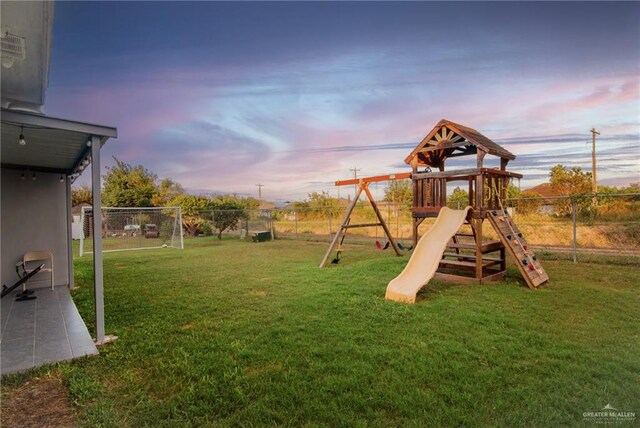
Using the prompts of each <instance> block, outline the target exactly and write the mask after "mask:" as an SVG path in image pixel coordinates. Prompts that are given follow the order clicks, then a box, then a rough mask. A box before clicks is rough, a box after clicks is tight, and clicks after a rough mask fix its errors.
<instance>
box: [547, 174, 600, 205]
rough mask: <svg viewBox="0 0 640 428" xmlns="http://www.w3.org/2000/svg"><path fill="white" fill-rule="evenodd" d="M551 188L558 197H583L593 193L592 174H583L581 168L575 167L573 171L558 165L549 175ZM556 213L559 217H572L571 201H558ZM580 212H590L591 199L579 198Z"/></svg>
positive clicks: (567, 199)
mask: <svg viewBox="0 0 640 428" xmlns="http://www.w3.org/2000/svg"><path fill="white" fill-rule="evenodd" d="M549 176H550V179H549V182H550V183H551V188H552V189H553V190H554V191H555V192H556V193H557V194H558V195H566V196H569V195H576V196H577V195H583V194H586V193H590V192H591V173H590V172H583V171H582V168H580V167H573V168H571V169H569V168H567V167H565V166H563V165H560V164H558V165H556V166H554V167H553V168H551V172H550V173H549ZM555 205H556V212H557V213H558V214H559V215H562V216H565V215H571V200H570V199H569V198H566V199H558V200H557V201H556V203H555ZM577 208H578V212H579V213H581V214H585V213H587V212H589V210H590V208H591V200H590V199H589V198H577Z"/></svg>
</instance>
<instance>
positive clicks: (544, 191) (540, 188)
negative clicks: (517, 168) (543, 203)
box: [523, 183, 562, 198]
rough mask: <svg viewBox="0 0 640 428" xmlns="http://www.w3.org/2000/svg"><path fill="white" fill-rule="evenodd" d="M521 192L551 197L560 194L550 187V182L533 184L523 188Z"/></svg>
mask: <svg viewBox="0 0 640 428" xmlns="http://www.w3.org/2000/svg"><path fill="white" fill-rule="evenodd" d="M523 192H528V193H537V194H539V195H540V196H544V197H545V198H552V197H555V196H562V195H561V194H560V193H559V192H558V191H556V190H554V189H553V188H552V187H551V183H542V184H538V185H537V186H534V187H532V188H530V189H526V190H523Z"/></svg>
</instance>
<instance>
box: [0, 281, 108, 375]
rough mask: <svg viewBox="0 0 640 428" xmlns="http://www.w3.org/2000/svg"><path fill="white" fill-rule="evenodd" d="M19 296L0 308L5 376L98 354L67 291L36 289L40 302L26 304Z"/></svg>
mask: <svg viewBox="0 0 640 428" xmlns="http://www.w3.org/2000/svg"><path fill="white" fill-rule="evenodd" d="M18 292H19V290H16V291H14V292H13V293H12V294H10V295H8V296H6V297H5V298H3V299H2V303H1V306H0V373H1V374H3V375H4V374H9V373H15V372H18V371H22V370H27V369H30V368H33V367H38V366H41V365H44V364H48V363H55V362H58V361H65V360H71V359H74V358H79V357H83V356H85V355H95V354H97V353H98V350H97V348H96V345H95V344H94V342H93V340H92V339H91V335H89V331H88V330H87V327H86V326H85V324H84V321H83V320H82V318H81V317H80V314H79V313H78V309H77V308H76V306H75V304H74V303H73V299H71V294H70V293H69V289H68V288H67V287H64V286H60V287H56V289H55V290H54V291H52V290H51V289H49V288H40V289H36V290H35V294H34V295H35V296H37V297H38V298H37V299H34V300H28V301H24V302H16V301H15V294H17V293H18Z"/></svg>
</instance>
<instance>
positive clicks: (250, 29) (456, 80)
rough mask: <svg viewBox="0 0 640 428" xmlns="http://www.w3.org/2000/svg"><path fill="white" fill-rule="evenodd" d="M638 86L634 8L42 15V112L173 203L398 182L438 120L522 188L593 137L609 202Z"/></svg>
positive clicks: (93, 5)
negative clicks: (91, 129)
mask: <svg viewBox="0 0 640 428" xmlns="http://www.w3.org/2000/svg"><path fill="white" fill-rule="evenodd" d="M639 76H640V3H636V2H631V3H613V2H603V3H600V2H586V3H581V2H568V3H515V2H514V3H511V2H496V3H477V2H474V3H466V2H453V3H436V2H421V3H418V2H411V3H397V2H395V3H386V2H373V3H364V2H357V3H349V2H330V3H311V2H304V3H271V2H260V3H249V2H240V3H218V2H197V3H190V2H139V3H126V2H105V3H98V2H86V3H85V2H57V3H56V11H55V18H54V38H53V48H52V62H51V72H50V81H49V90H48V93H47V104H46V106H47V114H50V115H53V116H60V117H69V118H73V119H78V120H85V121H90V122H97V123H104V124H108V125H113V126H116V127H118V130H119V138H118V139H117V140H112V141H110V142H109V143H108V144H107V145H106V146H105V147H104V149H103V158H104V159H106V162H107V164H109V163H111V160H110V158H111V156H116V157H118V158H119V159H121V160H123V161H125V162H128V163H131V164H143V165H144V166H145V167H147V168H148V169H150V170H152V171H154V172H155V173H157V174H158V175H159V176H160V177H172V178H173V179H175V180H177V181H179V182H180V183H182V184H183V185H184V186H185V187H186V188H187V189H188V190H189V191H191V192H229V193H239V194H256V190H257V188H256V186H255V184H256V183H262V184H264V185H265V187H264V188H263V195H264V197H265V198H267V199H271V200H281V201H282V200H291V199H301V198H304V197H306V195H307V194H308V193H309V192H312V191H321V190H327V191H330V193H332V194H333V195H336V194H337V189H336V188H335V187H334V186H333V185H332V183H333V181H335V180H337V179H342V178H347V177H348V176H349V174H350V173H349V168H351V167H353V166H357V167H358V168H359V169H360V170H361V171H360V174H362V175H376V174H384V173H390V172H399V171H403V170H408V167H407V166H405V165H403V162H402V161H403V159H404V158H405V157H406V156H407V154H408V153H409V152H411V150H412V148H413V147H414V146H415V145H416V144H417V143H418V142H419V141H420V140H421V139H422V137H424V135H425V134H426V133H427V132H428V131H429V130H430V129H431V128H432V127H433V126H434V125H435V124H436V123H437V122H438V121H439V120H440V119H442V118H446V119H449V120H452V121H454V122H458V123H462V124H464V125H467V126H470V127H473V128H475V129H477V130H479V131H480V132H482V133H484V134H485V135H486V136H488V137H489V138H492V139H493V140H494V141H496V142H498V143H499V144H502V145H503V146H504V147H506V148H507V149H508V150H510V151H512V152H513V153H515V154H516V155H517V156H518V157H517V159H516V160H515V161H513V162H511V163H510V165H509V166H510V169H512V170H514V171H517V172H521V173H523V174H525V179H524V180H523V181H522V183H521V185H522V187H523V188H526V187H531V186H533V185H536V184H539V183H541V182H543V181H546V179H547V177H548V171H549V169H550V167H551V166H553V165H554V164H556V163H563V164H565V165H567V166H580V167H583V168H584V169H586V170H590V169H591V161H590V159H591V157H590V151H591V145H590V144H587V141H590V134H589V132H588V131H589V129H590V128H591V127H592V126H595V127H596V128H597V129H598V130H599V131H600V132H601V134H602V135H601V138H600V139H599V142H598V155H599V170H598V177H599V181H600V183H602V184H616V185H624V184H627V183H629V182H633V181H640V149H639V147H640V146H639V143H640V85H639V80H640V78H639ZM456 165H460V164H455V163H452V164H451V166H450V167H449V168H451V167H455V166H456ZM80 182H82V179H81V180H80Z"/></svg>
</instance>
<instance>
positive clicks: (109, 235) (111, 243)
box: [80, 207, 184, 256]
mask: <svg viewBox="0 0 640 428" xmlns="http://www.w3.org/2000/svg"><path fill="white" fill-rule="evenodd" d="M80 221H81V224H82V234H81V237H80V256H82V255H83V254H85V253H92V252H93V238H94V236H95V233H97V232H95V231H94V230H93V208H91V207H83V209H82V214H81V218H80ZM100 233H101V236H102V251H103V252H109V251H125V250H142V249H147V248H168V247H170V248H178V249H183V248H184V241H183V237H182V211H181V208H180V207H141V208H113V207H102V230H101V231H100Z"/></svg>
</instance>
